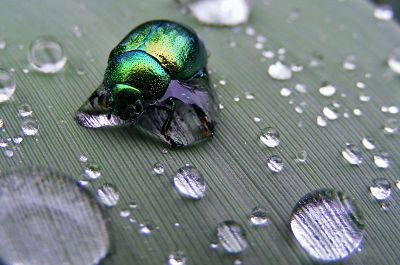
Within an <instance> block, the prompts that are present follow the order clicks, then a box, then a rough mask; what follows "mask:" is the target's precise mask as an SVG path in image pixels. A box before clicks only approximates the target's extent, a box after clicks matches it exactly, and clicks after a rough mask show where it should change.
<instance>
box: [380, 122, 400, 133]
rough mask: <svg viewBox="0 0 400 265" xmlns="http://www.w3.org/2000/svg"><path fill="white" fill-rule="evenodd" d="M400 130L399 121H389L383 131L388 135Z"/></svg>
mask: <svg viewBox="0 0 400 265" xmlns="http://www.w3.org/2000/svg"><path fill="white" fill-rule="evenodd" d="M398 129H399V122H398V120H397V119H387V120H386V121H385V123H384V125H383V130H384V131H385V132H386V133H389V134H393V133H395V132H397V130H398Z"/></svg>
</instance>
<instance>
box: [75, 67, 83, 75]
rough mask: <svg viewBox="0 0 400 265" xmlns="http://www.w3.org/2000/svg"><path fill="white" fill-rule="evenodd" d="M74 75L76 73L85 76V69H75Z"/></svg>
mask: <svg viewBox="0 0 400 265" xmlns="http://www.w3.org/2000/svg"><path fill="white" fill-rule="evenodd" d="M76 73H77V74H78V75H84V74H85V69H83V68H77V69H76Z"/></svg>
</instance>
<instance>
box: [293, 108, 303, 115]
mask: <svg viewBox="0 0 400 265" xmlns="http://www.w3.org/2000/svg"><path fill="white" fill-rule="evenodd" d="M294 111H296V112H297V113H299V114H301V113H303V112H304V110H303V108H302V107H300V106H296V107H295V108H294Z"/></svg>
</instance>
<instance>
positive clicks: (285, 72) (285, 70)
mask: <svg viewBox="0 0 400 265" xmlns="http://www.w3.org/2000/svg"><path fill="white" fill-rule="evenodd" d="M268 74H269V76H271V77H272V78H273V79H276V80H289V79H290V78H292V70H291V69H290V67H289V66H287V65H286V64H284V63H282V62H281V61H277V62H275V63H274V64H271V65H270V66H269V68H268Z"/></svg>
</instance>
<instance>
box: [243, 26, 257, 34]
mask: <svg viewBox="0 0 400 265" xmlns="http://www.w3.org/2000/svg"><path fill="white" fill-rule="evenodd" d="M245 32H246V34H247V35H249V36H254V35H256V29H255V28H253V27H251V26H248V27H246V30H245Z"/></svg>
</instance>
